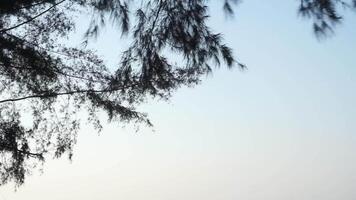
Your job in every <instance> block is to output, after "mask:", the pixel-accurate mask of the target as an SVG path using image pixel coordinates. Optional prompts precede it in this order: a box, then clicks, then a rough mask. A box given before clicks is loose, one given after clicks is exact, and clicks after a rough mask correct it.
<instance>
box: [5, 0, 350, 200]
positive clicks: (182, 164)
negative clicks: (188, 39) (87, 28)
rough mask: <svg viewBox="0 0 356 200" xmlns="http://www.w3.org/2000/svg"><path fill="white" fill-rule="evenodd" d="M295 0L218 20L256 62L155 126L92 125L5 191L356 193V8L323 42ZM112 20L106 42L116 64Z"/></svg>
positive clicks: (305, 196) (242, 53)
mask: <svg viewBox="0 0 356 200" xmlns="http://www.w3.org/2000/svg"><path fill="white" fill-rule="evenodd" d="M297 4H298V1H295V0H289V1H285V0H269V1H268V2H267V1H261V0H245V1H244V2H243V3H241V4H240V5H239V7H238V9H237V12H236V17H235V19H230V20H229V19H228V20H226V18H225V16H224V15H223V13H222V12H221V5H220V4H219V3H217V2H215V3H213V7H211V11H212V16H213V18H212V19H211V21H210V24H211V25H212V27H213V29H215V30H217V31H219V32H222V33H223V34H224V36H225V39H226V42H227V43H228V44H229V45H230V46H231V47H233V49H234V51H235V55H236V56H237V58H239V59H240V60H241V61H242V62H244V63H245V64H247V65H248V70H246V71H240V70H238V69H235V70H227V69H224V68H221V69H220V70H217V71H216V72H215V73H214V74H213V75H212V76H208V77H207V78H206V79H204V81H203V83H202V84H201V85H199V86H198V87H196V88H193V89H181V90H179V91H178V92H177V93H176V94H175V95H174V97H173V98H172V99H171V101H170V102H169V103H166V102H152V103H149V104H148V105H145V106H143V107H142V110H143V111H146V112H148V113H149V115H150V118H151V119H152V121H153V123H154V124H155V128H154V129H155V132H152V131H151V130H150V129H145V128H143V129H141V130H140V131H139V132H135V131H134V129H132V128H130V127H127V128H125V129H122V128H118V126H117V125H116V124H111V125H106V126H105V128H104V131H103V132H102V133H101V135H100V136H98V135H97V134H96V133H95V131H93V130H91V128H90V127H84V128H83V129H82V131H81V132H80V135H79V139H78V145H77V146H76V150H75V155H74V159H73V162H72V163H69V161H67V160H66V159H65V158H64V159H61V160H57V161H49V162H48V163H47V164H46V165H45V167H44V173H43V174H42V175H39V174H34V175H33V176H31V177H30V178H28V179H27V181H26V183H25V185H24V186H22V187H20V188H19V189H18V191H17V192H14V189H13V187H12V186H11V185H8V186H5V187H2V188H0V200H23V199H36V200H49V199H50V200H102V199H105V200H118V199H119V200H221V199H224V200H237V199H238V200H354V199H356V190H355V188H356V132H355V131H356V123H355V119H356V106H355V102H356V94H355V88H356V55H355V52H356V49H355V48H356V37H355V36H356V28H355V24H356V14H355V13H351V12H350V13H349V14H348V15H347V16H346V20H345V22H344V23H343V24H342V25H340V26H338V27H337V29H336V34H335V36H333V37H331V38H329V39H327V40H324V41H318V40H317V39H316V38H315V37H314V36H313V34H312V29H311V22H310V21H307V20H303V19H301V18H298V16H297V12H296V9H297ZM117 37H118V36H117V35H116V33H113V32H112V31H110V30H108V31H107V32H106V33H105V35H104V37H103V38H101V39H100V40H99V42H98V48H99V49H100V53H101V54H105V56H106V57H107V58H108V62H109V63H115V60H114V59H115V58H117V56H118V55H119V52H120V51H119V50H116V49H117V48H119V46H120V44H121V43H120V42H119V40H113V38H117Z"/></svg>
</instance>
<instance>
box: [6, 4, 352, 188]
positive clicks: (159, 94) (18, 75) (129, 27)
mask: <svg viewBox="0 0 356 200" xmlns="http://www.w3.org/2000/svg"><path fill="white" fill-rule="evenodd" d="M237 1H238V0H223V1H221V2H222V7H223V9H224V10H225V12H226V13H228V14H232V13H233V10H234V9H233V7H232V6H233V4H235V3H237ZM349 3H350V2H349ZM207 4H208V1H206V0H189V1H188V0H174V1H173V0H147V1H142V0H139V1H135V0H2V1H0V96H1V98H0V158H1V159H2V160H1V162H0V185H1V184H5V183H7V182H9V181H14V182H15V183H16V185H21V184H22V183H23V182H24V179H25V177H26V175H27V174H29V173H30V172H31V170H32V169H33V168H34V167H36V166H37V165H38V164H41V163H42V162H43V161H44V160H45V158H48V157H55V158H58V157H60V156H62V155H63V154H65V153H67V154H68V155H69V158H71V156H72V149H73V145H74V144H75V143H76V133H77V131H78V129H79V127H80V124H81V121H80V117H79V114H78V113H83V112H84V113H86V114H87V116H88V118H87V120H88V121H89V122H90V123H92V124H93V125H94V127H95V128H97V129H98V130H100V129H101V125H100V121H99V119H98V113H99V112H101V111H104V112H106V113H107V116H108V119H109V121H118V122H124V123H129V122H132V123H139V124H142V123H143V124H146V125H148V126H151V123H150V121H149V120H148V119H147V117H146V114H144V113H141V112H138V111H136V110H135V108H136V107H137V105H139V104H141V103H143V102H144V101H145V100H146V99H147V98H159V99H167V98H169V97H170V95H171V94H172V92H173V91H175V90H176V89H177V88H179V87H181V86H194V85H195V84H197V83H199V81H200V78H201V77H202V76H203V75H205V74H207V73H210V72H211V71H212V66H220V65H226V66H228V67H233V66H234V65H237V66H240V67H242V68H243V67H244V65H242V64H240V63H239V62H237V61H236V60H235V59H234V57H233V55H232V52H231V49H230V48H229V47H228V46H226V45H225V44H224V43H223V41H222V38H221V35H220V34H218V33H214V32H212V31H211V30H210V28H209V27H208V26H207V25H206V22H207V20H208V18H209V14H208V11H207ZM355 5H356V1H355V0H354V1H353V4H351V3H350V4H347V3H346V2H343V1H340V0H301V1H300V9H299V10H300V13H301V14H302V15H303V16H306V17H309V18H312V19H313V20H314V30H315V32H316V33H317V34H318V35H319V34H321V33H326V32H327V31H330V30H332V28H333V25H334V24H336V23H337V22H339V21H340V19H341V16H340V15H339V14H338V9H339V7H340V6H344V7H355ZM79 11H86V12H89V13H90V14H91V15H92V20H91V23H90V25H89V27H88V29H87V31H86V33H85V43H88V42H90V39H92V38H95V37H97V36H98V35H99V31H100V29H101V28H102V27H103V26H105V24H107V23H108V22H112V23H113V24H114V25H116V26H117V28H118V29H119V30H120V31H121V32H122V34H123V35H125V36H126V37H127V38H129V39H130V40H132V43H131V45H130V46H129V47H128V49H127V50H126V51H125V52H123V53H122V56H121V60H120V64H119V65H118V66H117V67H116V69H115V70H114V71H112V70H109V69H108V68H107V67H106V66H105V65H104V64H103V61H102V60H101V59H100V58H99V57H98V56H97V55H96V54H95V52H93V51H91V50H88V49H86V48H82V49H78V48H72V47H68V46H64V45H63V44H61V43H59V42H57V41H58V38H65V37H67V36H68V34H69V33H70V32H71V31H72V30H73V29H74V28H75V26H77V24H75V22H74V20H73V19H72V16H73V15H74V14H75V13H77V12H79ZM167 52H169V53H174V54H175V55H177V57H180V58H181V61H180V62H179V63H176V62H173V61H171V60H169V59H167V57H166V55H167Z"/></svg>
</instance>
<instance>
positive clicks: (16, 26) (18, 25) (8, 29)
mask: <svg viewBox="0 0 356 200" xmlns="http://www.w3.org/2000/svg"><path fill="white" fill-rule="evenodd" d="M64 1H66V0H62V1H59V2H57V3H55V4H53V5H52V6H51V7H49V8H47V9H46V10H44V11H43V12H41V13H39V14H38V15H36V16H34V17H32V18H30V19H28V20H26V21H24V22H22V23H20V24H17V25H15V26H12V27H10V28H6V29H2V30H0V33H3V32H7V31H10V30H12V29H15V28H18V27H20V26H22V25H24V24H27V23H29V22H31V21H33V20H35V19H36V18H38V17H40V16H42V15H43V14H45V13H47V12H48V11H50V10H52V9H53V8H55V7H56V6H57V5H59V4H61V3H63V2H64Z"/></svg>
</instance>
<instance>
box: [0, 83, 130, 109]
mask: <svg viewBox="0 0 356 200" xmlns="http://www.w3.org/2000/svg"><path fill="white" fill-rule="evenodd" d="M136 85H137V84H132V85H127V86H123V87H115V88H109V89H103V90H92V89H89V90H76V91H68V92H58V93H45V94H35V95H30V96H25V97H19V98H12V99H4V100H1V101H0V104H1V103H6V102H16V101H22V100H26V99H34V98H50V97H57V96H64V95H73V94H83V93H87V94H89V93H105V92H115V91H118V90H121V89H127V88H130V87H134V86H136Z"/></svg>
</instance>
